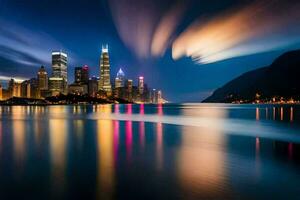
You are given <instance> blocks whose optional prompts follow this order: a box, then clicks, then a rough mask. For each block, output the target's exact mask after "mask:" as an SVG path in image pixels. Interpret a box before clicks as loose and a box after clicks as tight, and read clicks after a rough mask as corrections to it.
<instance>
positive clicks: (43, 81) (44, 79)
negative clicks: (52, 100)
mask: <svg viewBox="0 0 300 200" xmlns="http://www.w3.org/2000/svg"><path fill="white" fill-rule="evenodd" d="M37 80H38V87H39V90H48V73H47V72H46V70H45V67H44V66H41V68H40V69H39V71H38V74H37Z"/></svg>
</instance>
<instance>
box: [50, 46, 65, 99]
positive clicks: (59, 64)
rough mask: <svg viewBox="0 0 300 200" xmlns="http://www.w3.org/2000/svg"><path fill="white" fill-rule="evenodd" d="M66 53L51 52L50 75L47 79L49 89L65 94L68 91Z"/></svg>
mask: <svg viewBox="0 0 300 200" xmlns="http://www.w3.org/2000/svg"><path fill="white" fill-rule="evenodd" d="M67 58H68V56H67V54H65V53H63V52H52V77H51V78H50V79H49V82H52V83H51V84H50V83H49V86H50V91H52V92H53V93H54V94H55V93H63V94H66V93H67V91H68V72H67V69H68V68H67Z"/></svg>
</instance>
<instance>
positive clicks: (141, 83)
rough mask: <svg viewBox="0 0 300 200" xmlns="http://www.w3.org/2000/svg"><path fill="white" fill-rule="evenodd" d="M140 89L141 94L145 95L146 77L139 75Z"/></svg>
mask: <svg viewBox="0 0 300 200" xmlns="http://www.w3.org/2000/svg"><path fill="white" fill-rule="evenodd" d="M138 89H139V95H143V93H144V77H142V76H140V77H139V83H138Z"/></svg>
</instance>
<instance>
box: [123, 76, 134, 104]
mask: <svg viewBox="0 0 300 200" xmlns="http://www.w3.org/2000/svg"><path fill="white" fill-rule="evenodd" d="M125 87H126V90H127V91H126V93H127V100H128V101H132V93H133V81H132V80H131V79H128V80H127V81H126V85H125Z"/></svg>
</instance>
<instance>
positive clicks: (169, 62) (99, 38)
mask: <svg viewBox="0 0 300 200" xmlns="http://www.w3.org/2000/svg"><path fill="white" fill-rule="evenodd" d="M116 2H117V3H116ZM119 2H120V5H122V3H124V5H125V6H124V5H122V6H120V5H118V3H119ZM249 2H251V1H247V0H245V1H234V0H228V1H219V0H218V1H217V0H209V1H208V0H203V1H200V0H189V1H181V2H180V1H172V0H166V1H163V0H153V1H151V3H150V4H149V1H148V0H88V1H87V0H76V1H71V0H38V1H37V0H26V1H25V0H0V77H1V78H2V79H5V78H6V77H11V76H13V77H22V78H30V77H33V76H35V73H36V71H37V69H38V67H39V66H40V65H45V66H46V68H47V70H48V72H49V73H50V72H51V70H50V69H51V68H50V67H51V66H50V62H51V51H52V50H60V49H62V50H64V51H66V53H68V55H69V58H70V62H69V77H70V80H73V71H74V67H76V66H81V65H84V64H87V65H89V66H90V68H91V75H98V73H99V67H98V62H99V56H100V52H101V45H102V44H106V43H107V44H109V47H110V56H111V71H112V76H113V77H114V76H115V74H116V73H117V71H118V69H119V68H120V67H122V69H123V70H124V72H125V74H126V76H127V77H128V78H131V79H134V80H136V79H137V77H138V76H139V75H144V76H145V79H146V82H147V83H148V85H150V86H151V87H152V88H160V89H162V90H163V92H164V97H165V98H166V99H168V100H171V101H173V102H182V101H188V102H191V101H193V102H195V101H201V100H202V99H203V98H205V97H207V96H208V95H209V94H211V92H212V91H213V90H215V89H216V88H218V87H220V86H222V85H223V84H224V83H226V82H227V81H229V80H230V79H232V78H234V77H236V76H238V75H240V74H241V73H244V72H246V71H249V70H251V69H254V68H257V67H262V66H265V65H268V64H270V63H271V62H272V61H273V60H274V58H276V57H277V56H278V55H280V54H281V53H283V52H284V51H287V50H290V49H297V48H299V47H300V45H299V42H300V39H299V38H298V37H297V35H299V32H298V31H299V24H297V22H295V21H297V20H295V19H297V17H298V15H297V14H295V15H294V14H293V12H289V13H288V14H287V13H286V11H284V10H281V8H282V9H285V10H288V9H286V8H290V6H289V5H297V6H298V3H297V1H278V0H275V2H276V4H275V7H276V9H277V10H276V12H277V13H274V16H275V15H278V13H279V16H281V18H280V19H284V20H282V22H281V20H278V19H277V18H274V19H273V17H274V16H272V14H270V13H269V12H268V11H266V12H264V13H263V14H262V16H263V17H264V18H265V19H267V20H265V21H263V22H262V23H258V22H257V23H258V25H257V27H256V21H255V20H258V19H254V18H253V17H251V18H246V19H247V20H248V21H249V19H250V21H251V20H252V19H253V22H252V24H248V25H249V26H250V25H251V26H253V27H251V29H249V30H248V29H241V31H244V34H245V32H246V31H247V32H249V33H251V34H245V37H241V35H242V34H241V35H240V33H239V32H238V31H235V32H234V31H231V32H230V35H229V36H230V38H228V37H229V36H226V37H224V38H222V37H221V38H220V32H221V33H222V31H224V30H222V26H220V24H223V21H222V20H223V19H224V23H226V21H227V22H228V21H229V22H230V20H231V18H230V17H231V16H229V17H228V15H230V14H232V13H235V12H236V13H238V14H237V16H238V19H241V20H243V19H244V18H243V13H247V10H245V11H243V10H242V8H244V6H246V7H247V6H248V4H249ZM176 5H179V6H177V7H180V8H183V9H177V8H176ZM259 6H261V5H259ZM268 6H269V5H268ZM268 6H265V7H264V6H261V8H262V9H270V7H268ZM285 6H286V7H285ZM173 7H175V9H174V10H175V12H174V13H177V14H178V12H176V11H177V10H180V17H179V18H175V21H177V22H176V26H175V27H173V29H174V30H173V31H172V34H171V35H169V37H168V42H167V43H166V44H164V46H165V47H166V48H165V49H164V50H165V51H164V52H163V53H162V54H160V55H159V56H157V55H156V56H153V54H151V53H149V52H148V51H147V50H149V49H150V48H151V44H152V45H153V41H154V40H153V38H155V37H154V36H153V35H155V33H156V32H155V30H157V27H159V26H158V25H159V24H160V23H161V22H162V21H163V19H164V17H165V16H166V19H170V18H168V13H172V12H169V11H170V10H172V8H173ZM255 8H256V7H255ZM272 9H273V7H272ZM240 10H242V11H240ZM249 10H250V11H252V10H253V8H249ZM132 11H134V12H132ZM223 13H225V14H224V15H223ZM250 13H251V12H250ZM248 15H249V14H248ZM170 16H171V20H169V21H168V20H166V27H169V26H170V27H171V24H172V22H174V19H173V18H172V16H173V15H172V14H170ZM218 16H221V17H219V19H218V22H219V21H221V23H220V24H219V25H217V26H216V25H215V23H212V24H213V26H212V25H210V24H209V23H208V22H210V21H211V20H212V19H215V18H216V17H218ZM241 16H242V17H241ZM246 16H247V15H246ZM262 16H260V17H262ZM175 17H176V16H175ZM247 17H249V16H247ZM136 19H139V20H136ZM172 19H173V21H172ZM233 19H235V18H233ZM290 19H291V20H290ZM273 21H280V23H276V28H277V29H274V28H273V27H274V24H273ZM213 22H214V21H213ZM238 23H239V24H241V26H242V25H243V21H242V22H238ZM191 24H196V27H197V28H199V30H200V27H201V26H202V27H203V29H204V30H209V31H211V32H212V34H211V35H213V34H214V33H215V32H214V31H215V30H217V31H218V32H219V33H218V34H219V36H216V39H215V38H213V41H215V42H216V44H214V43H208V44H209V45H207V46H206V48H205V53H206V52H210V51H211V48H208V46H209V47H211V46H212V47H215V46H218V47H219V49H214V50H215V52H214V54H213V55H219V54H218V53H220V52H221V53H222V54H221V55H222V56H224V55H228V54H229V55H230V56H228V57H222V59H218V60H213V62H210V64H203V63H199V62H197V61H193V60H192V59H191V58H189V57H188V56H186V55H182V56H180V57H179V58H178V59H176V60H174V59H173V58H172V50H173V51H174V48H173V49H172V44H174V43H173V42H175V41H176V40H177V39H178V38H180V36H181V35H182V34H183V33H185V32H188V31H189V30H190V29H189V28H190V27H191ZM193 27H195V26H193ZM262 27H270V30H268V29H264V28H262ZM223 28H224V27H223ZM242 28H244V27H242ZM230 29H232V28H230ZM234 29H238V28H237V27H234ZM256 29H257V31H255V32H254V33H252V32H253V31H252V30H256ZM162 30H163V31H162V32H161V35H164V33H166V31H165V30H164V29H162ZM225 32H226V31H225ZM197 34H198V35H197ZM197 34H196V33H194V35H193V37H194V36H195V35H196V36H195V38H196V39H195V40H197V39H198V38H199V40H201V39H202V40H203V37H204V38H205V37H206V38H205V39H207V37H208V36H207V34H204V33H203V32H199V33H197ZM158 35H159V34H158ZM209 35H210V34H209ZM221 35H223V34H221ZM225 35H226V34H225ZM237 35H238V36H237ZM290 36H292V37H290ZM152 37H153V38H152ZM182 37H183V40H182V41H183V42H179V48H177V49H175V50H182V46H184V45H183V44H188V45H189V46H188V47H187V49H188V50H189V49H192V47H191V46H193V45H192V44H191V42H186V40H187V38H188V39H190V38H191V37H190V36H189V35H188V36H186V37H185V36H184V35H183V36H182ZM239 37H241V38H242V39H240V40H237V38H239ZM157 38H160V37H157ZM245 38H247V39H245ZM270 38H271V39H270ZM286 38H288V40H287V39H286ZM148 40H149V41H150V44H148V43H147V41H148ZM202 40H201V41H202ZM132 41H134V42H132ZM158 41H160V40H158ZM203 41H206V40H203ZM219 41H220V42H219ZM227 41H231V43H230V46H226V51H225V48H223V46H224V45H225V44H227ZM222 43H224V45H223V46H222V45H221V44H222ZM200 44H201V42H200ZM202 44H204V43H202ZM173 47H174V46H173ZM221 47H222V48H221ZM197 48H202V47H201V45H200V46H199V45H198V46H197ZM142 50H145V54H143V56H141V55H140V54H139V53H142ZM185 50H186V49H185ZM198 50H199V49H198ZM198 50H197V51H196V52H193V54H192V55H191V56H194V55H197V52H199V51H198ZM216 52H217V53H216ZM210 55H211V54H208V56H210ZM201 56H202V54H201ZM203 56H204V54H203ZM201 58H202V57H201ZM209 58H210V57H209ZM213 58H215V57H213ZM194 60H195V59H194Z"/></svg>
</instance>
